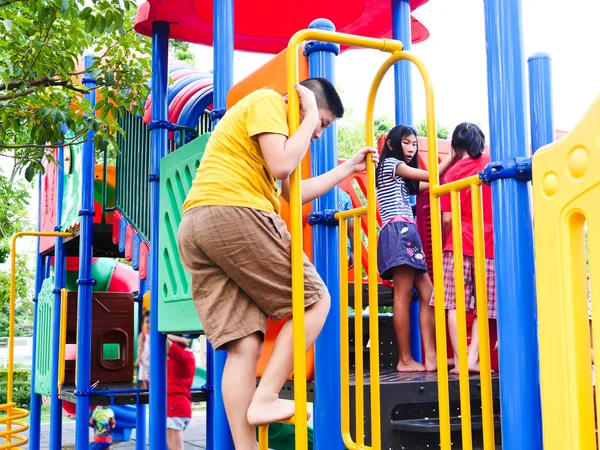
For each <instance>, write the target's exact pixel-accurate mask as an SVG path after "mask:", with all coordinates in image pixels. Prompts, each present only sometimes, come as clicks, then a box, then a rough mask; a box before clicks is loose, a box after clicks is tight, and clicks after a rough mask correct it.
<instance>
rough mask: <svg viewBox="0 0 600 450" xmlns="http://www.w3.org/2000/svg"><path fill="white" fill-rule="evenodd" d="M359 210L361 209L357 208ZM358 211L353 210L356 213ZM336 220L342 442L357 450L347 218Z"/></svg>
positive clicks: (349, 448)
mask: <svg viewBox="0 0 600 450" xmlns="http://www.w3.org/2000/svg"><path fill="white" fill-rule="evenodd" d="M358 209H361V208H358ZM358 209H356V210H354V211H357V210H358ZM336 218H338V219H339V222H340V227H339V230H340V239H339V241H340V242H339V251H340V334H341V336H340V367H341V372H340V377H341V390H342V392H341V397H342V402H341V405H342V408H341V409H342V440H343V441H344V445H345V446H346V448H347V449H348V450H359V449H360V446H359V445H357V444H356V443H355V442H354V441H353V440H352V435H351V434H350V358H349V354H350V342H349V339H350V332H349V331H350V330H349V328H348V244H347V241H346V239H345V236H347V235H348V220H347V218H339V217H337V215H336ZM361 248H362V247H361Z"/></svg>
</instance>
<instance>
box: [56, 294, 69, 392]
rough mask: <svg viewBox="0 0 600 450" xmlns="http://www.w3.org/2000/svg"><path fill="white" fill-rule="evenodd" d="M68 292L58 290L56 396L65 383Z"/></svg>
mask: <svg viewBox="0 0 600 450" xmlns="http://www.w3.org/2000/svg"><path fill="white" fill-rule="evenodd" d="M68 299H69V292H68V291H67V290H66V289H65V288H63V289H61V290H60V344H59V356H58V397H59V398H60V394H61V391H62V387H63V384H64V383H65V365H66V361H65V353H66V347H67V306H68Z"/></svg>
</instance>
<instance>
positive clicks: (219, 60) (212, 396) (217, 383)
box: [206, 0, 234, 450]
mask: <svg viewBox="0 0 600 450" xmlns="http://www.w3.org/2000/svg"><path fill="white" fill-rule="evenodd" d="M213 5H214V15H213V27H214V28H213V30H214V31H213V36H214V38H213V40H214V42H213V49H214V61H213V64H214V77H213V78H214V85H213V89H214V91H213V92H214V93H213V95H214V97H213V100H214V109H215V110H217V111H218V110H223V111H224V110H225V108H226V106H227V94H228V92H229V89H230V88H231V86H232V85H233V37H234V31H233V0H213ZM214 125H216V121H215V122H214V123H213V126H214ZM211 354H212V373H211V374H209V375H208V379H209V380H212V388H213V390H212V393H209V396H208V401H207V404H208V414H207V418H206V429H207V431H206V433H207V439H208V440H209V441H210V442H212V443H213V445H214V447H213V448H211V447H207V448H208V450H233V448H234V447H233V439H232V438H231V430H230V429H229V422H228V421H227V415H226V414H225V406H224V404H223V391H222V386H221V382H222V379H223V369H224V368H225V361H226V360H227V353H226V352H225V351H218V352H212V349H211V350H210V351H209V352H208V355H209V356H210V355H211Z"/></svg>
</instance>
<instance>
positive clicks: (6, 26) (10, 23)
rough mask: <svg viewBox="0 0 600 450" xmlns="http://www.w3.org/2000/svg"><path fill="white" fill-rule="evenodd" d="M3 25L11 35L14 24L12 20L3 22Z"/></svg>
mask: <svg viewBox="0 0 600 450" xmlns="http://www.w3.org/2000/svg"><path fill="white" fill-rule="evenodd" d="M2 25H4V28H6V31H8V32H9V33H10V32H11V31H12V28H13V23H12V21H11V20H8V19H7V20H3V21H2Z"/></svg>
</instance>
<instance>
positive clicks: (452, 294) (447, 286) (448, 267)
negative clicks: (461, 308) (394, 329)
mask: <svg viewBox="0 0 600 450" xmlns="http://www.w3.org/2000/svg"><path fill="white" fill-rule="evenodd" d="M443 266H444V294H445V301H444V308H445V309H456V281H455V277H454V255H453V252H444V259H443ZM463 272H464V277H465V301H466V305H465V306H466V310H467V312H470V313H473V314H477V308H476V303H475V262H474V258H473V257H472V256H466V255H464V256H463ZM485 274H486V289H487V302H488V318H490V319H496V317H497V313H498V308H497V304H496V263H495V261H494V259H487V258H486V260H485ZM433 303H434V302H433V299H432V300H431V303H430V304H431V305H432V306H433Z"/></svg>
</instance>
